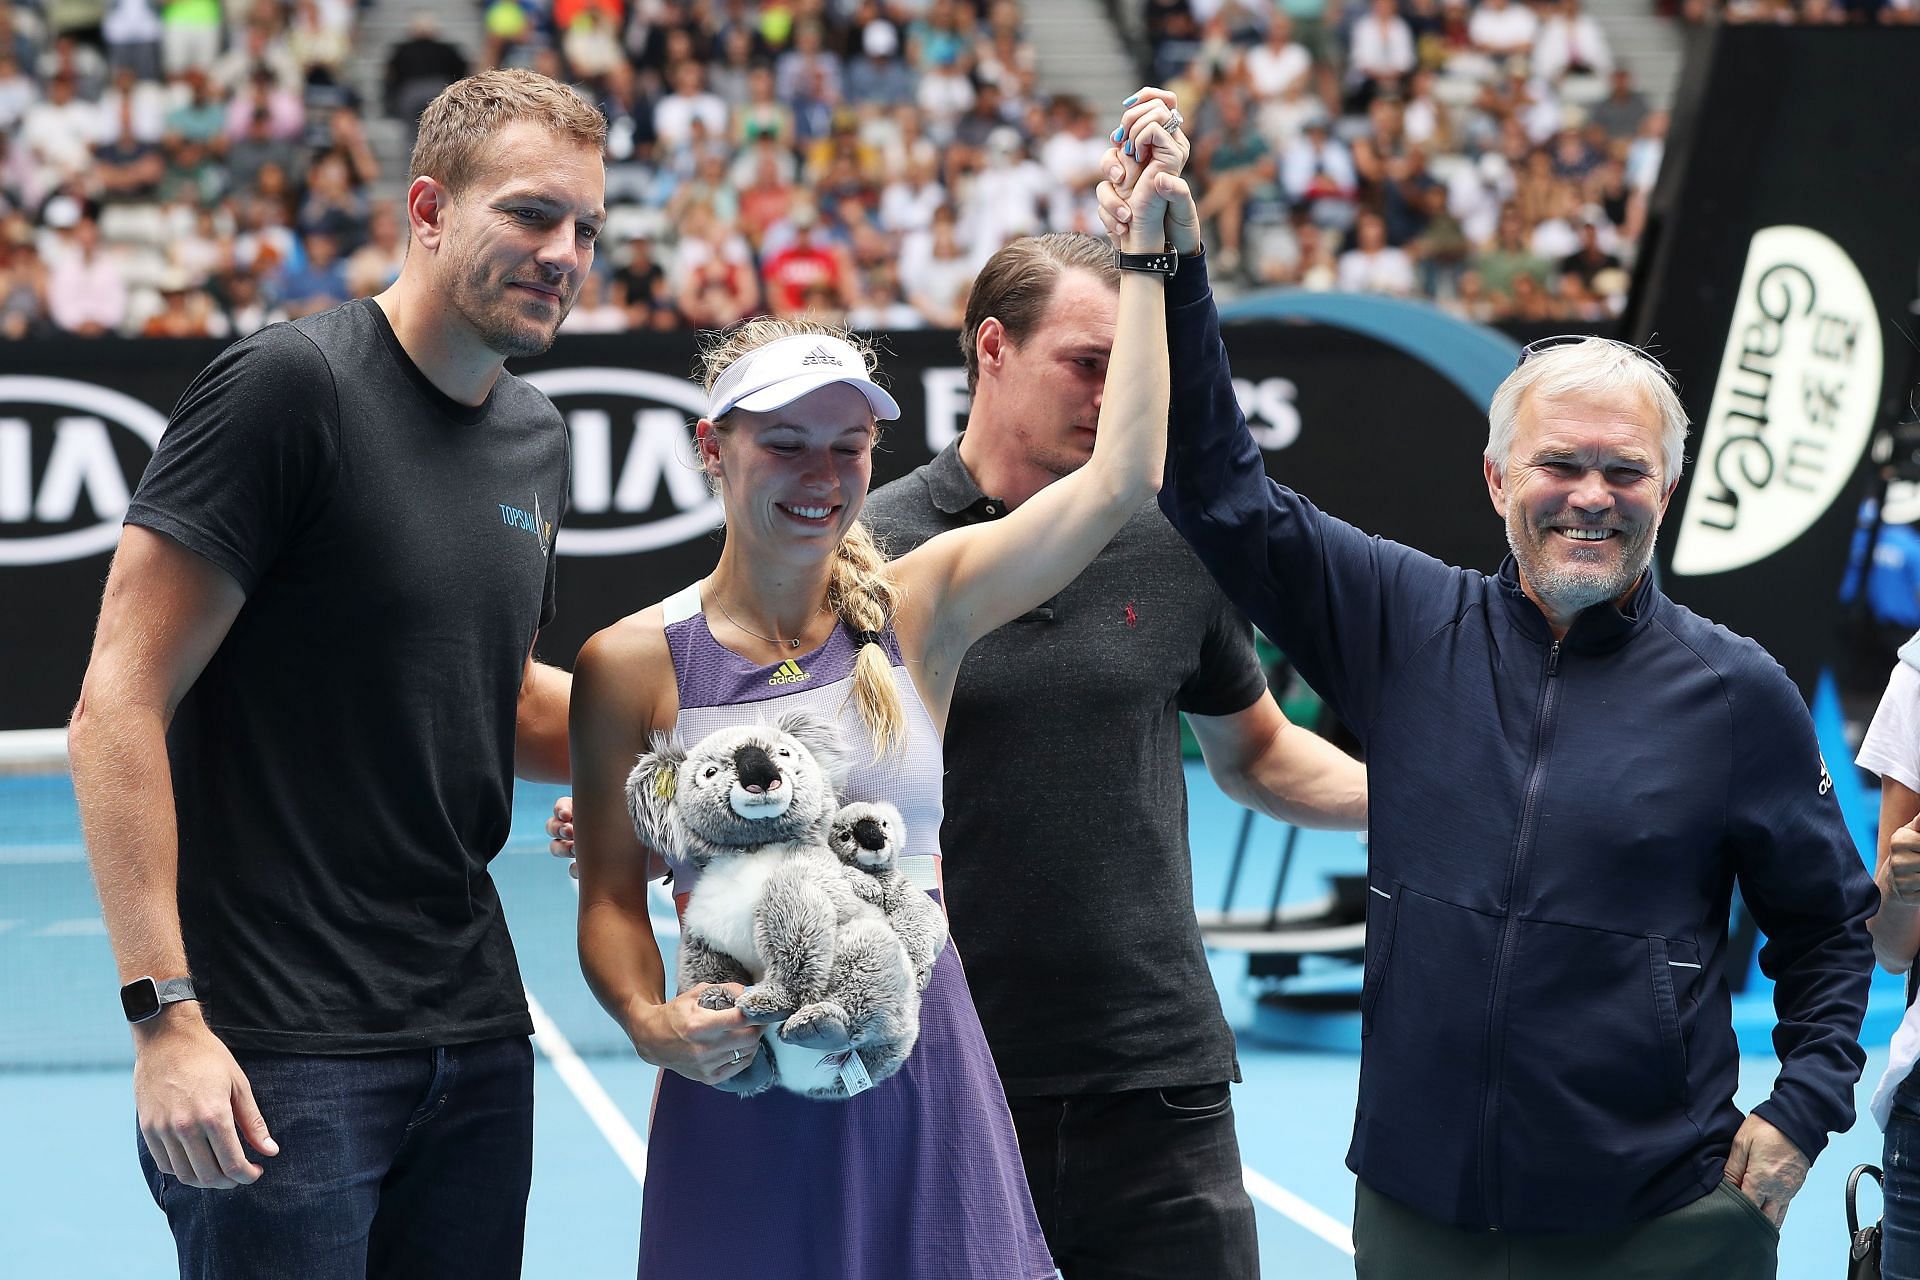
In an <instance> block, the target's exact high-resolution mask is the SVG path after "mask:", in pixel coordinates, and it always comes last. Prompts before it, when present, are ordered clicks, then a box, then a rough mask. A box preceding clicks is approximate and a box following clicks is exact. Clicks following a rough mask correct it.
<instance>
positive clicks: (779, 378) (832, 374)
mask: <svg viewBox="0 0 1920 1280" xmlns="http://www.w3.org/2000/svg"><path fill="white" fill-rule="evenodd" d="M836 382H844V383H847V384H848V385H849V386H854V387H858V388H860V393H861V394H862V395H864V396H866V398H867V404H868V406H869V407H870V408H871V409H872V410H873V416H874V417H875V418H876V419H878V420H879V421H881V422H890V421H892V420H893V419H895V418H898V417H899V416H900V406H899V404H897V403H896V402H895V401H894V398H893V397H892V396H890V395H888V394H887V393H886V392H885V391H883V390H881V389H880V386H879V384H878V383H876V382H875V381H874V380H873V378H872V376H871V375H869V374H868V373H867V362H866V360H865V359H863V358H862V357H861V355H860V353H859V352H858V351H855V350H854V349H853V344H852V343H850V342H847V341H845V340H843V339H840V338H829V337H823V336H821V335H818V334H811V333H802V334H796V335H795V336H793V337H791V338H781V339H779V340H778V341H775V342H769V343H768V344H767V345H766V346H764V347H760V348H758V349H757V350H754V351H749V352H748V353H747V354H746V355H744V356H741V357H740V358H739V359H738V360H735V361H734V362H733V363H732V364H731V365H728V366H727V371H726V372H725V373H723V374H721V375H720V377H719V379H718V380H716V381H715V382H714V384H713V392H712V394H711V397H710V398H709V400H708V403H707V417H708V418H710V419H712V420H714V421H718V420H719V419H720V418H721V417H722V416H724V415H726V414H728V413H731V412H732V411H733V410H735V409H745V410H747V411H748V412H750V413H765V412H767V411H768V410H769V409H779V408H783V407H785V406H786V405H790V404H792V403H793V402H794V401H795V400H798V399H799V398H800V397H801V396H804V395H806V394H807V393H809V392H812V391H818V390H819V389H820V388H821V387H828V386H832V385H833V384H834V383H836Z"/></svg>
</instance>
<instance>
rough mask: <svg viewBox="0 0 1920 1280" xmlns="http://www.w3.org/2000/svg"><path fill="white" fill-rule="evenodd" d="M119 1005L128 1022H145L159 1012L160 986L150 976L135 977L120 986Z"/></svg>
mask: <svg viewBox="0 0 1920 1280" xmlns="http://www.w3.org/2000/svg"><path fill="white" fill-rule="evenodd" d="M120 1007H121V1008H122V1009H124V1010H126V1013H127V1021H128V1022H145V1021H146V1020H147V1019H148V1018H151V1017H153V1015H155V1014H156V1013H159V1012H160V987H159V985H158V984H157V983H155V982H154V980H153V979H152V978H135V979H134V980H133V981H132V982H129V983H128V984H127V985H126V986H124V987H122V988H120Z"/></svg>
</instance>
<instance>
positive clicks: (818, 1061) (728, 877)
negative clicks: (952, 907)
mask: <svg viewBox="0 0 1920 1280" xmlns="http://www.w3.org/2000/svg"><path fill="white" fill-rule="evenodd" d="M845 770H846V762H845V757H844V754H843V751H842V747H841V743H840V739H839V734H838V732H837V730H836V729H835V728H834V726H833V725H832V724H831V723H830V722H828V721H826V720H824V719H821V718H820V717H818V716H814V715H810V714H808V713H805V712H790V713H788V714H786V715H783V716H781V717H779V718H778V719H776V720H775V721H774V722H773V723H772V724H761V725H741V726H734V727H731V728H725V729H719V730H716V731H714V732H713V733H712V734H709V735H708V736H707V737H706V738H704V739H702V740H701V741H700V742H699V743H698V744H697V745H695V746H694V747H692V748H691V749H688V748H687V747H685V746H684V745H683V744H682V743H681V742H680V741H679V740H678V739H677V738H676V737H673V736H670V735H666V734H655V735H654V739H653V750H652V751H650V752H648V753H647V754H646V755H643V756H641V757H640V760H639V763H638V764H636V765H635V766H634V769H633V772H632V773H631V774H630V775H629V776H628V778H627V807H628V811H629V812H630V813H631V815H632V817H633V822H634V829H635V831H636V832H638V834H639V836H640V838H641V840H643V841H644V842H646V843H647V844H648V845H650V846H652V847H653V848H655V849H658V850H660V851H661V852H663V853H668V854H672V855H675V856H677V857H681V858H684V859H686V860H688V861H690V862H692V863H693V865H694V866H696V867H697V868H699V870H700V880H699V883H698V884H697V885H696V886H695V888H694V891H693V895H692V896H691V897H690V898H689V899H688V901H687V907H686V913H685V916H684V917H683V919H682V921H681V933H680V961H679V990H681V991H687V990H690V989H692V988H694V987H697V986H699V985H701V984H703V983H722V982H738V983H742V984H748V989H747V990H746V992H745V993H744V994H743V995H742V996H741V998H740V1000H739V1001H738V1007H739V1009H740V1011H741V1012H742V1013H743V1014H745V1015H746V1016H747V1018H748V1019H750V1020H752V1021H754V1022H764V1023H769V1024H774V1023H777V1024H778V1026H777V1027H774V1026H771V1025H770V1026H769V1028H768V1031H767V1033H766V1034H765V1036H764V1040H765V1043H766V1045H767V1048H768V1050H769V1052H767V1053H762V1054H759V1055H757V1056H756V1057H755V1059H754V1061H753V1064H752V1065H751V1066H749V1067H748V1068H747V1069H746V1070H745V1071H742V1072H740V1073H738V1074H737V1075H734V1076H733V1077H731V1078H729V1079H728V1080H725V1081H723V1082H721V1084H720V1085H719V1086H718V1087H720V1088H722V1089H726V1090H729V1091H731V1092H734V1093H739V1094H742V1095H752V1094H757V1093H762V1092H764V1091H765V1090H767V1089H769V1088H771V1087H773V1086H774V1085H775V1084H778V1085H780V1086H782V1087H784V1088H787V1089H790V1090H792V1091H794V1092H796V1093H801V1094H805V1095H806V1096H808V1097H813V1098H846V1097H850V1096H852V1094H854V1093H858V1092H860V1091H861V1090H862V1089H864V1088H866V1087H867V1086H868V1084H869V1083H877V1082H879V1081H881V1080H884V1079H886V1078H887V1077H888V1076H891V1075H892V1074H893V1073H894V1072H896V1071H898V1070H899V1069H900V1065H901V1064H902V1063H903V1062H905V1061H906V1059H907V1055H908V1054H909V1053H910V1052H911V1051H912V1049H913V1045H914V1041H915V1040H916V1039H918V1037H919V1033H920V1027H919V1005H920V991H921V990H922V989H923V988H924V986H925V985H926V973H927V972H928V971H929V970H930V968H931V964H932V958H933V956H935V955H937V954H938V945H936V946H935V947H934V949H933V950H932V951H931V952H925V948H926V946H927V943H928V941H929V939H930V937H931V933H930V931H929V929H928V926H927V922H926V920H925V916H924V912H923V911H922V907H924V909H925V912H931V913H932V914H933V915H934V916H935V917H939V916H940V911H939V908H938V907H936V906H934V904H933V902H932V900H931V899H929V898H927V896H926V895H925V894H924V893H918V892H917V891H914V890H913V889H912V886H911V885H906V889H907V890H908V892H909V893H910V894H912V895H913V896H914V897H917V899H918V902H917V903H913V904H911V905H908V899H907V898H906V897H905V896H901V897H900V904H901V905H900V906H899V907H898V914H899V915H900V918H901V919H902V920H904V921H906V922H908V933H909V934H910V936H911V938H912V943H913V949H912V950H909V944H908V942H907V941H905V940H903V936H902V933H901V932H900V931H897V930H896V928H895V926H894V924H893V923H892V922H891V920H890V917H889V913H888V902H887V893H886V891H885V889H884V888H876V887H875V886H878V885H882V884H884V883H885V879H884V877H885V875H888V874H890V875H891V876H893V877H894V878H895V879H898V880H900V881H901V883H902V884H905V878H904V877H901V876H899V873H898V872H897V871H894V870H892V862H893V859H894V858H895V857H896V856H897V854H898V850H899V847H900V842H901V838H902V837H903V835H904V832H903V830H902V828H901V824H900V815H899V813H898V811H897V810H894V809H893V807H892V806H891V805H875V806H865V807H864V808H863V813H862V818H863V819H864V820H865V822H866V825H865V826H864V827H861V820H860V819H856V820H854V821H853V822H851V823H849V824H848V826H849V830H851V829H853V828H855V827H860V829H861V830H862V831H863V832H864V833H865V835H866V837H867V843H863V844H861V845H860V847H861V849H862V850H863V851H864V852H865V853H866V855H867V857H868V859H869V860H870V862H871V865H873V866H874V867H875V868H877V869H878V872H879V873H880V874H876V873H875V872H872V871H869V870H867V869H865V868H864V867H852V866H848V865H845V864H843V862H842V860H841V858H840V857H838V856H836V854H835V852H834V851H833V850H832V849H831V848H829V846H828V835H829V832H830V831H831V830H833V829H834V820H835V818H836V816H837V815H838V813H839V811H840V806H839V804H838V797H837V796H836V794H835V784H836V782H837V781H838V780H840V779H842V778H844V776H845ZM856 842H858V841H857V839H856ZM938 935H939V936H938V943H939V945H944V943H945V921H944V918H941V920H940V923H939V925H938ZM923 953H925V954H924V958H923ZM700 1003H701V1004H702V1006H703V1007H706V1008H710V1009H724V1008H728V1007H730V1006H731V1005H733V1004H734V1001H733V999H732V997H731V995H730V994H729V993H727V992H725V991H723V990H721V989H720V988H718V987H712V988H710V989H708V990H707V991H705V992H703V993H702V994H701V997H700Z"/></svg>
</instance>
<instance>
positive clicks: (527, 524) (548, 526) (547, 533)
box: [495, 493, 553, 556]
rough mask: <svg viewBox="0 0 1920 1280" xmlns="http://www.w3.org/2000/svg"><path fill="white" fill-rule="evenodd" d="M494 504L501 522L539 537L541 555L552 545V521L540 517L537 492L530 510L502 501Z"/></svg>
mask: <svg viewBox="0 0 1920 1280" xmlns="http://www.w3.org/2000/svg"><path fill="white" fill-rule="evenodd" d="M495 505H496V506H498V507H499V508H500V520H501V523H503V524H506V525H510V526H512V527H513V528H515V529H525V530H526V531H527V532H528V533H530V534H532V535H533V536H534V537H536V538H538V539H540V554H541V555H543V556H544V555H545V554H547V550H548V548H550V547H551V546H552V545H553V521H551V520H545V519H542V518H541V515H540V495H539V494H537V493H536V494H534V495H533V510H532V511H523V510H521V509H520V508H519V507H514V506H509V505H508V504H506V503H504V502H501V503H496V504H495Z"/></svg>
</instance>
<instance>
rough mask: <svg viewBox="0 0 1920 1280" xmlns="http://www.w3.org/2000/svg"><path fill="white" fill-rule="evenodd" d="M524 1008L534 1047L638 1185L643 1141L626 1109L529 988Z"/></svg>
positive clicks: (643, 1176)
mask: <svg viewBox="0 0 1920 1280" xmlns="http://www.w3.org/2000/svg"><path fill="white" fill-rule="evenodd" d="M527 1012H529V1013H531V1014H532V1015H533V1047H534V1048H536V1049H538V1050H539V1051H540V1053H541V1055H542V1056H543V1057H545V1058H546V1060H547V1061H548V1062H551V1063H552V1064H553V1069H554V1070H555V1071H557V1072H559V1073H560V1079H561V1080H563V1081H565V1082H566V1086H567V1088H568V1089H570V1090H572V1091H573V1096H574V1098H575V1099H576V1100H578V1101H579V1103H580V1106H581V1107H582V1109H584V1110H585V1111H586V1113H587V1118H588V1119H590V1120H592V1121H593V1125H594V1128H596V1129H598V1130H600V1136H601V1137H603V1138H605V1139H606V1140H607V1145H608V1146H610V1147H612V1148H613V1154H615V1155H617V1156H619V1157H620V1163H621V1164H624V1165H626V1166H627V1172H628V1173H631V1174H632V1175H633V1180H634V1181H635V1182H637V1183H639V1184H641V1185H642V1186H644V1185H646V1181H647V1144H646V1143H644V1142H642V1141H640V1135H639V1134H637V1133H635V1132H634V1130H633V1126H632V1125H631V1124H629V1123H627V1116H626V1113H625V1112H623V1111H621V1110H620V1107H619V1105H618V1104H616V1103H615V1102H614V1100H613V1099H612V1098H610V1097H608V1096H607V1091H606V1090H605V1089H603V1088H601V1087H600V1081H599V1080H598V1079H596V1078H595V1077H594V1074H593V1072H592V1071H589V1070H588V1069H587V1064H586V1063H584V1062H582V1061H581V1060H580V1055H579V1054H577V1053H575V1052H574V1051H573V1046H572V1045H571V1044H569V1043H567V1038H566V1037H565V1036H564V1035H562V1034H560V1028H559V1027H558V1026H556V1025H554V1021H553V1019H552V1018H549V1017H548V1016H547V1011H546V1010H545V1009H542V1008H541V1007H540V1002H539V1001H538V1000H535V999H534V998H533V992H531V991H529V992H527Z"/></svg>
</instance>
